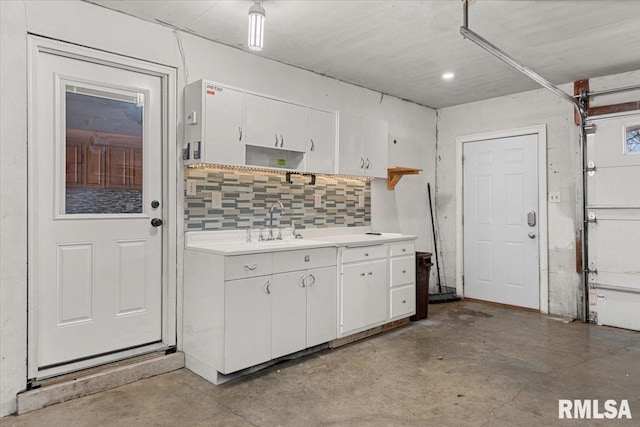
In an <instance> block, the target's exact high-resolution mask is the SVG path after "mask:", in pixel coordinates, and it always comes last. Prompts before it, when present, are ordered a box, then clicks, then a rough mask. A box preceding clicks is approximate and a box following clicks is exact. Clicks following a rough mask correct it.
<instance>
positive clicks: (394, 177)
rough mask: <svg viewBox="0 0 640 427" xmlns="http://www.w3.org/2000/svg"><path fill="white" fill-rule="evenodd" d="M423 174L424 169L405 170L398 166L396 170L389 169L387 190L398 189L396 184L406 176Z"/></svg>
mask: <svg viewBox="0 0 640 427" xmlns="http://www.w3.org/2000/svg"><path fill="white" fill-rule="evenodd" d="M420 172H422V169H417V168H405V167H401V166H396V167H394V168H389V169H387V190H393V189H395V188H396V184H398V182H399V181H400V179H401V178H402V177H403V176H405V175H417V174H419V173H420Z"/></svg>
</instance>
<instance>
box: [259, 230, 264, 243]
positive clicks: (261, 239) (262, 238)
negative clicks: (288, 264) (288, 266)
mask: <svg viewBox="0 0 640 427" xmlns="http://www.w3.org/2000/svg"><path fill="white" fill-rule="evenodd" d="M263 231H264V228H261V229H260V236H258V241H259V242H262V241H264V236H263V235H262V232H263Z"/></svg>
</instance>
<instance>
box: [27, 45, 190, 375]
mask: <svg viewBox="0 0 640 427" xmlns="http://www.w3.org/2000/svg"><path fill="white" fill-rule="evenodd" d="M40 52H47V53H52V54H57V55H60V56H65V57H68V58H72V59H79V60H84V61H88V62H92V63H96V64H101V65H106V66H111V67H115V68H121V69H125V70H129V71H134V72H139V73H144V74H149V75H153V76H157V77H159V78H160V79H161V96H162V101H161V103H162V105H161V108H162V118H161V126H162V197H163V203H162V218H163V221H164V224H163V227H162V283H161V286H162V319H161V329H162V344H160V345H159V344H151V345H149V346H144V347H140V349H139V351H137V350H125V351H122V352H114V353H113V354H109V355H106V356H102V357H98V358H92V359H89V360H87V361H84V362H76V363H70V364H67V365H63V366H61V367H60V368H52V370H47V372H46V373H45V374H44V375H42V374H41V375H39V372H38V366H37V354H38V304H37V301H38V290H37V288H36V286H35V284H34V283H33V281H32V280H31V278H33V277H36V275H35V266H36V264H37V260H36V255H35V249H34V247H35V243H34V240H33V230H34V227H35V221H36V207H37V206H38V205H37V204H36V202H37V194H35V190H34V183H35V182H36V181H35V179H36V173H37V171H36V170H35V168H34V167H33V166H32V165H34V164H35V157H36V153H35V151H36V150H35V149H34V140H35V136H36V135H37V126H36V125H35V123H36V120H35V119H36V117H35V111H34V110H35V109H34V108H33V106H34V105H35V103H36V102H37V97H38V94H37V93H35V88H34V87H33V78H34V70H35V68H34V67H35V66H36V64H37V57H38V54H39V53H40ZM27 70H28V76H27V122H28V123H27V162H28V163H27V169H28V171H27V201H28V206H29V208H28V210H27V236H28V237H27V259H28V269H27V274H28V276H27V277H28V279H27V312H28V314H27V380H29V379H34V378H37V377H40V378H42V377H47V376H52V375H57V374H59V373H63V372H71V371H75V370H80V369H84V368H86V367H89V366H94V365H96V364H98V363H100V364H102V363H108V362H113V361H116V360H121V359H123V358H126V357H131V356H133V355H136V354H142V353H146V352H149V351H153V350H157V349H158V348H166V347H170V346H175V345H176V343H177V278H178V277H177V274H178V269H177V255H178V254H177V226H178V221H179V219H180V218H182V217H181V210H180V209H178V203H177V167H176V164H177V150H175V149H171V147H177V139H176V138H177V116H176V114H177V112H176V105H177V102H176V100H177V96H176V94H177V70H176V69H175V68H173V67H169V66H165V65H161V64H156V63H151V62H147V61H143V60H140V59H134V58H130V57H126V56H121V55H117V54H114V53H109V52H105V51H101V50H96V49H91V48H88V47H84V46H79V45H76V44H71V43H67V42H63V41H59V40H53V39H49V38H43V37H39V36H37V35H32V34H29V35H28V57H27Z"/></svg>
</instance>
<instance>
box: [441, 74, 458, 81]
mask: <svg viewBox="0 0 640 427" xmlns="http://www.w3.org/2000/svg"><path fill="white" fill-rule="evenodd" d="M454 76H455V74H453V73H444V74H443V75H442V78H443V79H445V80H451V79H452V78H453V77H454Z"/></svg>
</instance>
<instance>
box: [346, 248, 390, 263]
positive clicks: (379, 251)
mask: <svg viewBox="0 0 640 427" xmlns="http://www.w3.org/2000/svg"><path fill="white" fill-rule="evenodd" d="M386 256H387V248H386V247H385V246H384V245H376V246H360V247H357V248H345V249H343V250H342V262H343V263H348V262H357V261H368V260H370V259H377V258H385V257H386Z"/></svg>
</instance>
